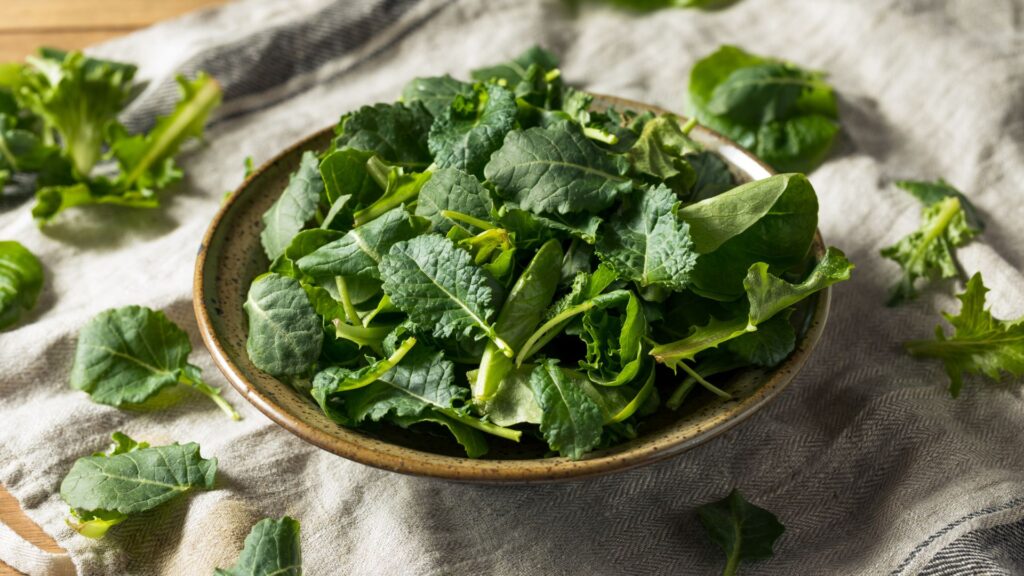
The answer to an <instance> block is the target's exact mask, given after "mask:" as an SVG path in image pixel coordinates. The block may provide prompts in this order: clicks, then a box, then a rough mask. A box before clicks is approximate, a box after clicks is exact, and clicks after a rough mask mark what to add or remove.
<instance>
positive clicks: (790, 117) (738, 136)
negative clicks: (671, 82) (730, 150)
mask: <svg viewBox="0 0 1024 576" xmlns="http://www.w3.org/2000/svg"><path fill="white" fill-rule="evenodd" d="M689 106H690V109H691V112H692V114H693V116H694V117H696V118H697V119H698V120H699V121H700V122H701V123H702V124H704V125H706V126H708V127H710V128H712V129H715V130H718V131H719V132H721V133H723V134H725V135H727V136H729V137H730V138H732V139H733V140H736V141H737V142H738V143H739V144H740V145H742V146H744V147H746V148H748V149H750V150H751V151H752V152H754V154H756V155H757V156H758V157H760V158H761V159H763V160H765V161H766V162H768V163H769V164H771V165H772V166H774V167H775V169H776V170H779V171H783V172H808V171H810V170H812V169H814V168H815V167H816V166H817V165H818V164H820V163H821V162H822V161H823V160H824V158H825V155H826V154H827V153H828V150H829V149H830V148H831V146H832V142H833V140H834V139H835V136H836V134H837V133H838V131H839V124H838V123H837V121H836V120H837V119H838V114H837V111H836V98H835V94H834V93H833V91H832V88H831V87H830V86H829V85H828V84H826V83H825V81H824V79H823V75H822V74H820V73H818V72H809V71H805V70H802V69H800V68H798V67H796V66H794V65H792V64H789V63H786V62H782V61H779V60H774V59H771V58H762V57H760V56H755V55H753V54H749V53H747V52H744V51H743V50H741V49H739V48H737V47H735V46H723V47H721V48H720V49H719V50H718V51H717V52H715V53H713V54H711V55H710V56H708V57H706V58H704V59H703V60H701V61H700V62H698V63H697V64H696V65H695V66H694V67H693V71H692V72H691V73H690V86H689Z"/></svg>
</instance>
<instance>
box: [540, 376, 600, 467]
mask: <svg viewBox="0 0 1024 576" xmlns="http://www.w3.org/2000/svg"><path fill="white" fill-rule="evenodd" d="M530 388H532V389H533V395H534V397H535V398H536V399H537V404H539V405H540V408H541V414H542V416H541V421H540V430H541V432H542V433H543V434H544V439H545V440H547V443H548V446H550V447H551V449H552V450H554V451H556V452H558V453H559V454H561V455H562V456H566V457H568V458H571V459H573V460H579V459H581V458H583V455H584V454H586V453H587V452H589V451H591V450H593V449H594V447H595V446H597V444H598V442H600V441H601V427H602V422H603V417H602V415H601V409H600V408H599V407H598V405H597V404H596V403H595V402H594V401H593V400H592V399H591V398H590V396H588V395H587V393H586V392H584V390H583V387H582V386H581V385H580V382H579V377H576V378H573V377H571V376H570V374H569V373H568V372H566V371H565V370H563V369H562V368H561V367H560V366H558V363H557V362H556V361H554V360H545V361H544V362H542V363H541V364H538V365H537V367H536V368H534V370H533V372H532V373H531V374H530Z"/></svg>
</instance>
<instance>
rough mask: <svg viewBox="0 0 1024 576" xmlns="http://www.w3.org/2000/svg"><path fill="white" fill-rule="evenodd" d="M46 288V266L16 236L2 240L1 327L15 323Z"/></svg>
mask: <svg viewBox="0 0 1024 576" xmlns="http://www.w3.org/2000/svg"><path fill="white" fill-rule="evenodd" d="M42 290H43V266H42V265H41V264H40V263H39V259H38V258H36V256H35V254H32V253H31V252H29V250H28V248H25V247H24V246H22V245H21V244H20V243H18V242H15V241H13V240H7V241H0V330H2V329H4V328H7V327H9V326H12V325H14V324H15V323H16V322H17V321H18V320H19V319H20V318H21V315H22V314H24V313H25V312H28V311H29V310H31V309H32V308H34V307H35V305H36V300H38V299H39V293H40V292H42Z"/></svg>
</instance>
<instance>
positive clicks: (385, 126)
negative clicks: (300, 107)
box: [334, 102, 433, 167]
mask: <svg viewBox="0 0 1024 576" xmlns="http://www.w3.org/2000/svg"><path fill="white" fill-rule="evenodd" d="M432 121H433V118H432V117H431V116H430V113H429V112H427V109H426V108H424V107H423V105H422V104H420V103H418V102H412V103H409V104H375V105H373V106H363V107H362V108H360V109H359V110H357V111H355V112H352V113H350V114H346V115H345V116H343V117H342V118H341V122H340V123H339V124H338V128H337V129H336V132H337V136H336V137H335V139H334V147H335V148H345V147H346V146H347V147H350V148H356V149H359V150H367V151H370V152H374V153H376V154H377V155H379V156H380V157H381V158H383V159H384V160H387V161H388V162H391V163H394V164H399V165H402V166H406V167H425V166H427V165H428V164H430V161H431V158H430V150H428V149H427V133H428V131H429V130H430V124H431V123H432Z"/></svg>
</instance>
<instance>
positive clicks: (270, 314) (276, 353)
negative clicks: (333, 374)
mask: <svg viewBox="0 0 1024 576" xmlns="http://www.w3.org/2000/svg"><path fill="white" fill-rule="evenodd" d="M245 312H246V314H247V315H248V317H249V337H248V340H247V341H246V345H245V349H246V351H247V352H248V353H249V359H250V360H251V361H252V363H253V365H254V366H256V367H257V368H259V369H260V370H263V371H264V372H267V373H269V374H271V375H272V376H278V377H284V376H302V375H306V374H309V373H310V371H311V370H312V369H313V365H314V363H315V362H316V359H317V358H318V357H319V356H320V347H321V345H322V344H323V324H322V323H321V320H320V317H319V316H317V313H316V310H314V309H313V306H312V304H310V301H309V297H308V296H307V295H306V291H305V290H303V289H302V286H301V285H300V284H299V282H298V281H297V280H295V279H294V278H288V277H286V276H281V275H280V274H273V273H271V274H264V275H262V276H259V277H257V278H256V279H255V280H253V282H252V286H251V287H250V288H249V296H248V299H246V301H245Z"/></svg>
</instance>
